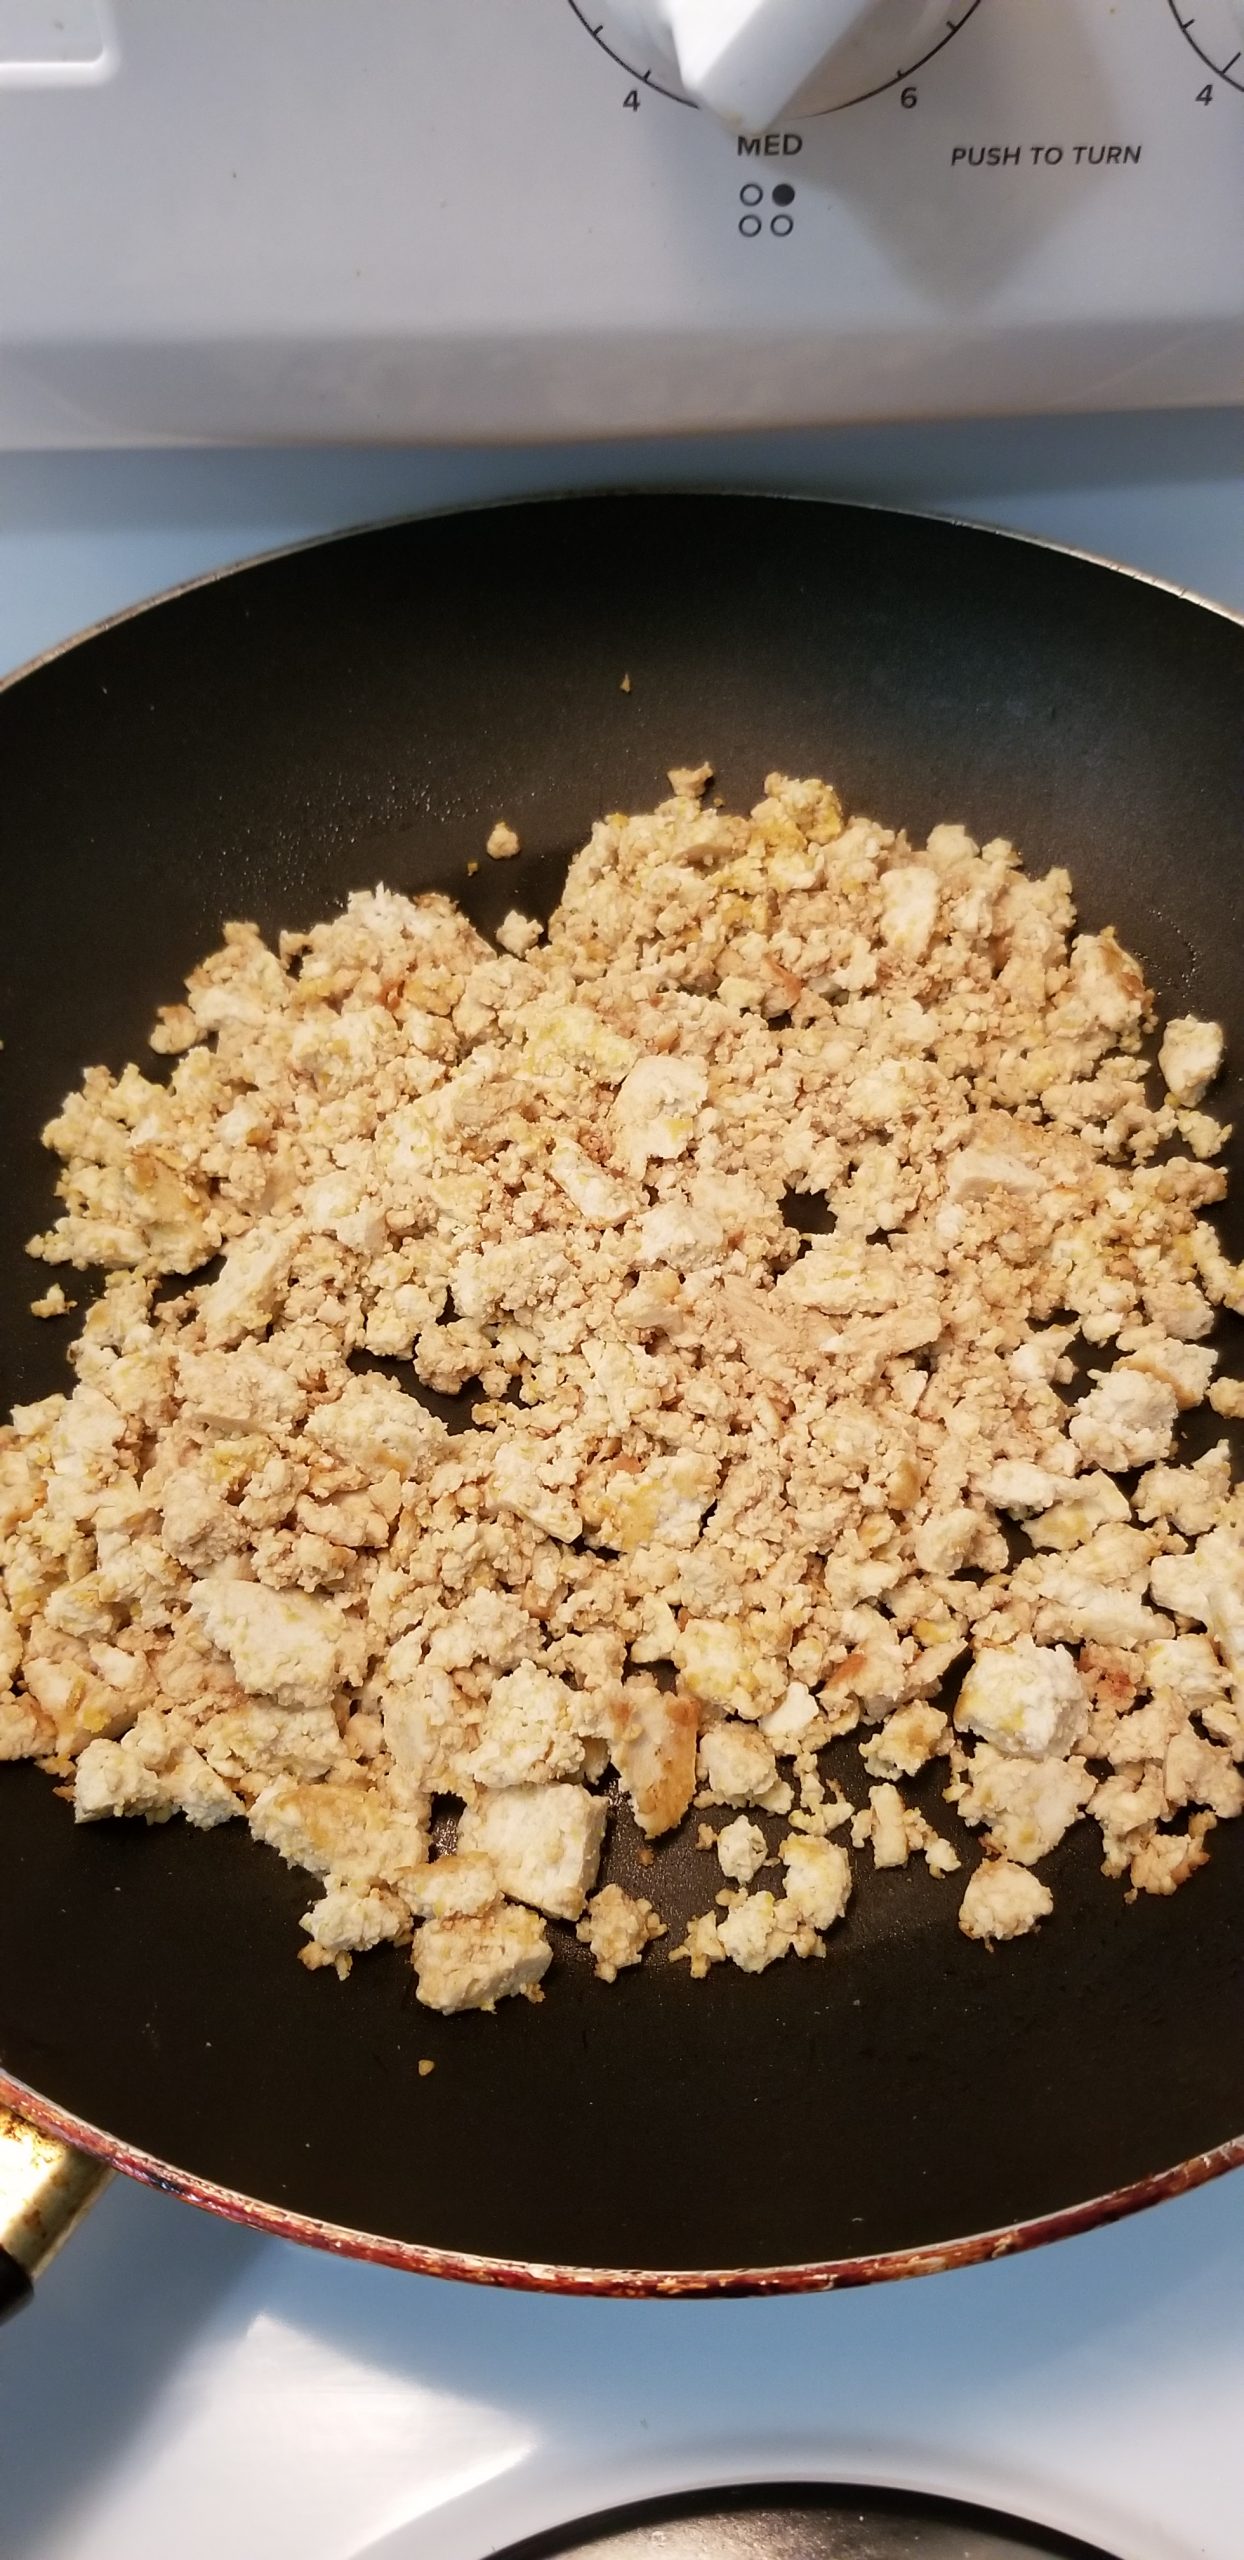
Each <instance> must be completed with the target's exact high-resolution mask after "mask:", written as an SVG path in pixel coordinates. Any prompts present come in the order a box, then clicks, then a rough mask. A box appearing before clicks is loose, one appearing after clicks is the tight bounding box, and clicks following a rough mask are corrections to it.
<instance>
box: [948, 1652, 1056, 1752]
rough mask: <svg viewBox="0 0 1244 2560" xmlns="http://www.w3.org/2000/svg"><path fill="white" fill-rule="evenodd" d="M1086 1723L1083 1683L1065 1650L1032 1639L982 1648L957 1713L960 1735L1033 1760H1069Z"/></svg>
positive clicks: (966, 1683)
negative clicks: (978, 1736) (977, 1737)
mask: <svg viewBox="0 0 1244 2560" xmlns="http://www.w3.org/2000/svg"><path fill="white" fill-rule="evenodd" d="M1087 1718H1088V1698H1087V1695H1086V1693H1085V1688H1084V1683H1083V1681H1082V1680H1081V1678H1080V1675H1079V1672H1078V1671H1077V1670H1076V1667H1075V1664H1074V1662H1073V1661H1072V1659H1071V1656H1070V1654H1069V1653H1068V1651H1067V1649H1066V1647H1065V1645H1061V1644H1056V1645H1042V1644H1034V1642H1033V1640H1032V1637H1031V1636H1017V1637H1016V1639H1015V1641H1014V1643H1013V1644H1009V1645H983V1646H982V1647H981V1650H980V1652H979V1653H978V1654H977V1655H976V1658H975V1660H974V1661H973V1662H972V1664H971V1665H970V1667H969V1670H968V1672H967V1676H966V1678H965V1680H964V1683H963V1687H962V1689H961V1690H960V1692H959V1699H958V1703H957V1705H956V1708H955V1723H956V1725H957V1726H958V1728H959V1731H960V1732H961V1733H976V1734H979V1735H980V1737H981V1739H982V1741H984V1742H991V1743H993V1744H994V1746H995V1748H996V1749H997V1750H999V1751H1010V1752H1017V1753H1022V1754H1024V1755H1025V1756H1026V1757H1028V1758H1029V1759H1044V1758H1048V1757H1051V1756H1055V1757H1058V1758H1063V1757H1065V1755H1066V1754H1067V1753H1068V1752H1069V1751H1072V1750H1074V1748H1075V1745H1076V1743H1077V1742H1078V1741H1079V1740H1080V1737H1081V1735H1082V1733H1083V1731H1084V1727H1085V1724H1086V1722H1087Z"/></svg>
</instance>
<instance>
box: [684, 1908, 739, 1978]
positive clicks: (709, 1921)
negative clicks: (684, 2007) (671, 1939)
mask: <svg viewBox="0 0 1244 2560" xmlns="http://www.w3.org/2000/svg"><path fill="white" fill-rule="evenodd" d="M725 1960H726V1950H725V1948H724V1946H723V1945H722V1943H721V1931H720V1929H719V1928H718V1925H717V1914H716V1912H715V1911H701V1912H700V1913H699V1914H698V1915H697V1917H696V1918H695V1919H694V1920H689V1921H688V1922H687V1934H686V1937H685V1938H684V1939H683V1942H682V1945H681V1946H680V1947H675V1949H674V1951H673V1954H672V1955H671V1957H670V1962H671V1964H685V1965H688V1966H689V1967H690V1971H691V1979H692V1981H693V1982H703V1980H704V1978H705V1975H706V1974H707V1973H709V1972H710V1971H711V1969H712V1967H713V1966H714V1965H715V1964H724V1963H725Z"/></svg>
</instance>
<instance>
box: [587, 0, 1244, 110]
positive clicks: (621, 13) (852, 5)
mask: <svg viewBox="0 0 1244 2560" xmlns="http://www.w3.org/2000/svg"><path fill="white" fill-rule="evenodd" d="M1241 6H1244V0H1241ZM887 9H892V0H615V5H614V7H613V9H612V10H611V12H610V15H611V16H612V18H613V20H614V23H615V25H618V26H619V31H623V22H625V21H626V20H629V21H630V23H631V27H632V28H633V30H634V42H635V43H636V44H637V45H639V46H640V47H641V48H646V49H647V52H648V55H649V58H650V59H651V56H652V53H653V51H654V50H655V52H656V53H657V54H658V56H659V57H660V58H661V61H662V63H663V64H667V65H668V66H669V67H670V68H671V69H672V70H673V71H674V73H675V74H676V77H677V80H678V84H679V87H680V88H681V90H682V92H683V94H684V95H685V96H686V97H688V98H690V99H692V100H693V101H694V102H695V104H696V105H697V106H702V107H708V108H710V109H711V110H712V112H713V114H714V115H718V116H720V117H721V118H722V120H723V122H724V123H726V124H728V125H734V126H736V127H738V128H740V129H741V130H742V131H744V132H749V133H758V132H761V131H762V130H763V129H764V127H765V126H767V125H772V124H775V123H776V122H777V120H778V118H779V116H781V115H782V114H783V113H784V112H785V110H786V109H787V108H788V107H790V106H792V105H793V104H794V102H795V101H796V100H798V99H799V98H801V97H802V95H803V93H804V92H805V91H810V90H811V89H812V87H813V86H814V84H815V82H816V75H817V74H818V72H820V71H822V70H823V69H824V68H826V67H827V66H828V65H829V64H830V62H831V60H832V57H833V55H834V54H835V53H836V52H837V49H838V47H839V46H840V45H842V44H844V43H847V42H848V40H849V39H850V38H851V37H852V36H854V35H855V34H856V33H857V31H858V30H859V28H860V25H861V21H863V20H865V19H868V18H883V17H884V16H885V14H886V12H887Z"/></svg>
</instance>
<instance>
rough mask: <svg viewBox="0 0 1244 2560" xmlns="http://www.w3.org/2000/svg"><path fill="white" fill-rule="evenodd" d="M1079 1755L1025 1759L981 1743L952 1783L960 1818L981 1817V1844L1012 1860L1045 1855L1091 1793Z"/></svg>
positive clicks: (1027, 1862) (1025, 1862)
mask: <svg viewBox="0 0 1244 2560" xmlns="http://www.w3.org/2000/svg"><path fill="white" fill-rule="evenodd" d="M1095 1784H1096V1780H1095V1779H1094V1778H1093V1777H1092V1776H1091V1775H1090V1773H1089V1770H1088V1768H1087V1766H1086V1764H1085V1762H1084V1761H1083V1760H1080V1759H1071V1760H1056V1759H1048V1760H1027V1759H1021V1758H1018V1757H1017V1756H1016V1755H1015V1754H1014V1753H1011V1752H1006V1751H999V1750H997V1749H996V1748H995V1747H994V1745H993V1744H992V1743H988V1742H983V1743H981V1745H980V1747H979V1749H978V1750H976V1751H975V1752H974V1753H973V1755H972V1758H971V1761H970V1763H969V1766H968V1770H967V1776H966V1783H964V1784H963V1785H962V1786H961V1787H959V1788H957V1789H956V1791H955V1793H956V1801H957V1804H958V1810H959V1815H960V1818H961V1820H962V1821H964V1822H970V1823H972V1824H977V1823H987V1824H988V1826H989V1828H988V1830H987V1832H986V1835H985V1836H986V1846H987V1847H988V1848H990V1849H992V1850H994V1851H996V1853H997V1855H998V1856H999V1857H1001V1858H1010V1859H1013V1860H1014V1861H1015V1863H1016V1865H1018V1866H1022V1867H1031V1866H1035V1864H1036V1862H1037V1860H1038V1859H1039V1858H1044V1857H1047V1856H1048V1855H1049V1852H1050V1850H1051V1849H1056V1848H1057V1847H1058V1843H1059V1841H1060V1840H1061V1839H1062V1838H1063V1835H1064V1833H1065V1832H1066V1831H1068V1830H1069V1829H1070V1826H1071V1824H1072V1823H1073V1822H1075V1821H1076V1820H1078V1818H1079V1815H1080V1814H1081V1813H1082V1811H1083V1809H1084V1807H1085V1805H1086V1804H1087V1803H1088V1801H1089V1798H1090V1796H1091V1795H1092V1793H1093V1789H1094V1786H1095Z"/></svg>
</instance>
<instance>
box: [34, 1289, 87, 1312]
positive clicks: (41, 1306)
mask: <svg viewBox="0 0 1244 2560" xmlns="http://www.w3.org/2000/svg"><path fill="white" fill-rule="evenodd" d="M77 1303H78V1302H77V1299H76V1298H67V1297H66V1296H65V1292H64V1290H63V1289H62V1287H61V1285H60V1282H59V1280H54V1281H53V1282H52V1285H51V1287H50V1288H49V1289H45V1290H44V1292H43V1295H42V1297H41V1298H32V1299H31V1301H30V1312H31V1314H32V1316H67V1315H70V1314H71V1313H72V1311H73V1309H74V1308H75V1307H76V1305H77Z"/></svg>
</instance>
